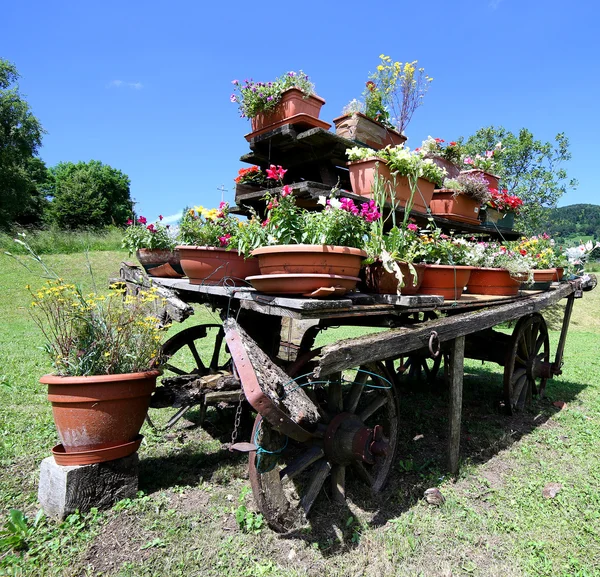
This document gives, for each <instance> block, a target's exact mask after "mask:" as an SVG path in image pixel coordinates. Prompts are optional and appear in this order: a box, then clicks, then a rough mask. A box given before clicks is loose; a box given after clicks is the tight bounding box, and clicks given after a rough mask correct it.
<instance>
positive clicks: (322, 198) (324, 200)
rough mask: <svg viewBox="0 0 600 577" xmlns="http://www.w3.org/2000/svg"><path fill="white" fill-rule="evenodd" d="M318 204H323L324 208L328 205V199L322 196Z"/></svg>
mask: <svg viewBox="0 0 600 577" xmlns="http://www.w3.org/2000/svg"><path fill="white" fill-rule="evenodd" d="M317 204H322V205H323V206H326V205H327V197H325V196H323V195H321V196H319V200H317Z"/></svg>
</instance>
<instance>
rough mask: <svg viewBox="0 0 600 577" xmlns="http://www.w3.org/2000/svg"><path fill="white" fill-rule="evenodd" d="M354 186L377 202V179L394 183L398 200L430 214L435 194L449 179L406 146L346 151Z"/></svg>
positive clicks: (360, 193)
mask: <svg viewBox="0 0 600 577" xmlns="http://www.w3.org/2000/svg"><path fill="white" fill-rule="evenodd" d="M346 155H347V156H348V159H349V162H348V169H349V171H350V183H351V185H352V190H353V192H354V193H355V194H358V195H360V196H366V197H368V198H373V186H374V182H375V175H376V174H379V176H381V177H383V178H384V179H385V180H387V181H389V182H392V186H393V189H394V192H395V199H396V200H398V201H399V202H401V203H403V204H405V205H406V203H408V202H410V203H411V204H412V206H411V209H412V210H415V211H417V212H424V213H426V212H427V211H428V208H429V202H430V200H431V198H432V196H433V191H434V189H435V188H436V186H437V187H439V186H440V185H441V184H442V182H443V180H444V177H445V175H446V173H445V171H444V169H442V168H440V167H438V166H436V165H435V164H434V163H433V161H432V160H431V159H425V158H423V156H422V155H420V154H419V153H418V152H411V151H410V149H409V148H408V147H406V146H404V145H400V146H394V147H386V148H384V149H383V150H379V151H377V152H376V151H374V150H372V149H370V148H362V147H354V148H350V149H348V150H346Z"/></svg>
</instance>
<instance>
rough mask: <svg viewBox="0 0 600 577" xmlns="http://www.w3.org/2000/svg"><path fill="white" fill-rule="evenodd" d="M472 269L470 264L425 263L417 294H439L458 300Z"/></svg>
mask: <svg viewBox="0 0 600 577" xmlns="http://www.w3.org/2000/svg"><path fill="white" fill-rule="evenodd" d="M472 270H473V267H472V266H453V265H444V264H428V265H425V270H424V271H423V281H422V282H421V288H420V289H419V294H422V295H439V296H443V297H444V298H445V299H448V300H458V299H459V298H460V297H461V295H462V293H463V290H464V288H465V286H466V285H467V283H468V282H469V277H470V276H471V271H472Z"/></svg>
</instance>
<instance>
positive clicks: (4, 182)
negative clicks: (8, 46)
mask: <svg viewBox="0 0 600 577" xmlns="http://www.w3.org/2000/svg"><path fill="white" fill-rule="evenodd" d="M18 78H19V73H18V72H17V69H16V67H15V66H14V65H13V64H11V63H10V62H8V61H7V60H4V59H2V58H0V127H2V128H1V129H0V228H5V229H6V228H9V227H10V226H11V225H12V224H13V223H15V222H19V223H21V224H38V223H40V222H41V220H42V212H43V208H44V205H45V202H46V201H45V197H44V194H43V183H44V182H45V180H46V177H47V171H46V165H45V164H44V163H43V162H42V161H41V160H40V159H39V158H37V157H36V156H37V153H38V150H39V147H40V146H41V144H42V135H43V134H44V132H45V131H44V129H43V128H42V125H41V123H40V121H39V120H38V119H37V118H36V117H35V116H34V115H33V113H32V112H31V109H30V107H29V104H28V103H27V101H26V100H24V99H23V96H22V95H21V93H20V92H19V88H18V86H17V85H16V84H15V83H16V82H17V80H18Z"/></svg>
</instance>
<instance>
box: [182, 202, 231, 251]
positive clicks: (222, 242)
mask: <svg viewBox="0 0 600 577" xmlns="http://www.w3.org/2000/svg"><path fill="white" fill-rule="evenodd" d="M238 223H239V220H238V219H237V218H234V217H232V216H231V215H230V214H229V205H228V204H227V203H226V202H221V204H219V208H218V209H217V208H211V209H206V208H204V207H203V206H196V207H194V208H185V209H184V211H183V216H182V218H181V222H180V223H179V240H180V241H181V243H182V244H188V245H197V246H214V247H219V248H227V247H229V245H230V244H231V243H232V242H233V240H234V237H235V234H236V232H237V229H238Z"/></svg>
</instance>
